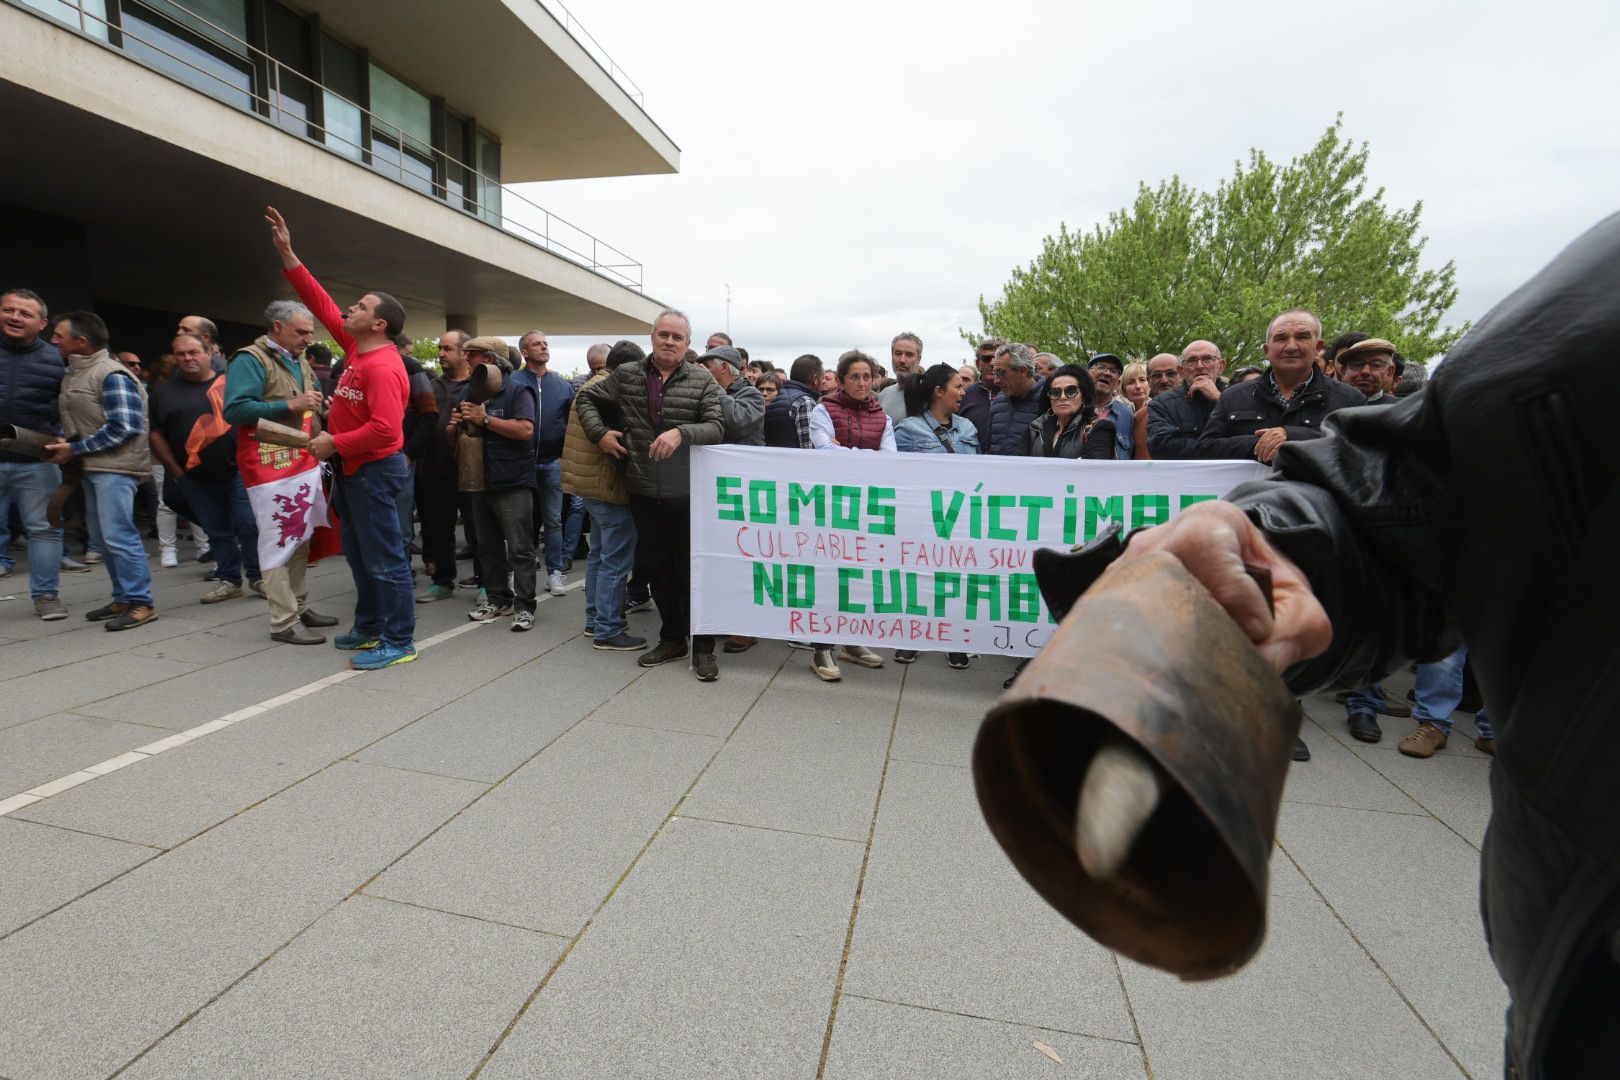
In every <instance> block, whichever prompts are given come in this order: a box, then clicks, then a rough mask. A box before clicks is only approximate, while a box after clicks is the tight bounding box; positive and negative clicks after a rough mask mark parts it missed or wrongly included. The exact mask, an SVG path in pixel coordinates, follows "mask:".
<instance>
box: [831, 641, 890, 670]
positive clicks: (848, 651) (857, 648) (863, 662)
mask: <svg viewBox="0 0 1620 1080" xmlns="http://www.w3.org/2000/svg"><path fill="white" fill-rule="evenodd" d="M838 657H839V659H841V660H848V661H849V662H850V663H852V664H858V665H859V666H861V667H864V668H880V667H882V666H883V657H881V656H879V655H878V654H877V653H875V652H873V651H872V650H871V649H868V648H867V647H866V646H865V645H845V646H843V647H842V648H840V649H839V650H838Z"/></svg>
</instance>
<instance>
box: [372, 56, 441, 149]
mask: <svg viewBox="0 0 1620 1080" xmlns="http://www.w3.org/2000/svg"><path fill="white" fill-rule="evenodd" d="M371 115H372V117H373V118H374V121H373V125H372V135H373V136H375V135H378V134H382V135H386V136H388V137H389V138H390V139H392V140H393V141H394V142H395V143H398V144H400V145H402V146H403V147H404V148H405V149H407V150H411V151H414V152H416V153H420V154H431V153H432V152H433V105H432V103H431V102H429V101H428V99H427V98H426V96H424V95H422V94H419V93H417V92H416V91H415V90H412V89H411V88H410V87H409V86H406V85H405V84H404V83H402V82H400V81H399V80H398V79H396V78H394V77H393V76H392V75H390V74H388V72H386V71H384V70H383V69H382V68H380V67H378V66H377V65H376V64H373V65H371Z"/></svg>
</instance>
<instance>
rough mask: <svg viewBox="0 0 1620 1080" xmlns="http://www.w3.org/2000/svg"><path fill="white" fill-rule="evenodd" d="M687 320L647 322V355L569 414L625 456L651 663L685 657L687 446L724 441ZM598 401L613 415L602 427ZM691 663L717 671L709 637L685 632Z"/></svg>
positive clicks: (718, 409)
mask: <svg viewBox="0 0 1620 1080" xmlns="http://www.w3.org/2000/svg"><path fill="white" fill-rule="evenodd" d="M691 338H692V321H691V320H690V319H688V318H687V317H686V316H685V315H684V314H683V313H681V312H679V311H665V312H663V313H662V314H660V315H659V316H658V318H657V319H655V320H654V321H653V332H652V355H650V356H648V357H647V359H646V360H645V361H643V362H642V363H639V364H634V363H632V364H623V365H621V366H619V367H618V368H615V369H614V370H613V372H612V373H611V374H610V375H608V377H607V378H605V379H603V380H601V381H600V382H594V383H591V384H590V385H589V386H587V387H585V389H583V390H581V391H580V393H579V400H578V404H577V405H576V406H575V411H576V412H577V413H578V414H579V423H580V426H581V427H582V428H583V429H584V432H585V437H586V438H588V439H590V440H591V441H592V442H594V443H596V444H597V445H598V446H600V447H601V448H602V452H603V453H604V454H607V455H608V456H609V457H614V458H625V459H627V460H628V462H629V469H628V471H627V473H626V477H627V479H628V480H629V484H630V513H631V515H632V517H634V518H635V522H636V538H637V547H638V548H639V550H640V554H641V555H642V556H644V557H645V559H646V561H647V567H648V571H649V572H650V573H651V574H652V578H653V601H654V602H655V603H656V604H657V605H658V614H659V616H660V618H661V619H662V620H663V625H662V626H661V627H660V628H659V631H658V645H657V646H656V647H655V648H652V649H649V650H648V651H647V652H645V653H643V654H642V655H641V657H640V658H639V659H638V660H637V661H636V662H637V663H638V664H640V665H641V666H642V667H655V666H656V665H658V664H667V663H669V662H670V661H672V660H680V659H683V658H684V657H685V656H686V650H687V636H688V635H689V634H690V633H691V628H692V613H691V606H690V600H691V591H692V538H691V518H692V507H691V489H690V481H689V464H690V460H691V453H690V450H689V448H690V447H692V446H701V445H705V444H711V443H718V442H723V441H724V440H725V435H726V430H725V410H724V408H723V407H722V405H721V404H720V397H721V390H720V385H719V384H718V383H716V382H715V381H714V378H713V377H712V376H711V375H710V374H709V373H708V372H707V371H705V370H703V369H702V368H701V367H698V366H697V365H695V364H688V363H686V362H685V358H686V350H687V344H688V342H690V341H691ZM607 406H612V407H614V408H615V409H616V410H617V415H618V416H619V417H620V418H622V424H623V428H622V430H615V429H612V428H609V427H608V425H607V424H606V423H605V422H604V420H603V417H602V413H603V409H604V408H605V407H607ZM691 647H692V670H693V672H694V673H695V674H696V675H697V677H698V681H700V682H713V681H714V680H716V679H718V678H719V677H720V667H719V665H718V664H716V663H715V659H714V638H712V637H710V636H708V635H702V634H700V635H696V636H693V637H692V646H691Z"/></svg>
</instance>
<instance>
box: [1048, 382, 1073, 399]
mask: <svg viewBox="0 0 1620 1080" xmlns="http://www.w3.org/2000/svg"><path fill="white" fill-rule="evenodd" d="M1046 396H1047V397H1049V398H1051V399H1052V400H1053V401H1057V400H1059V399H1060V398H1072V397H1079V396H1080V388H1079V387H1078V386H1054V387H1052V389H1050V390H1048V391H1047V392H1046Z"/></svg>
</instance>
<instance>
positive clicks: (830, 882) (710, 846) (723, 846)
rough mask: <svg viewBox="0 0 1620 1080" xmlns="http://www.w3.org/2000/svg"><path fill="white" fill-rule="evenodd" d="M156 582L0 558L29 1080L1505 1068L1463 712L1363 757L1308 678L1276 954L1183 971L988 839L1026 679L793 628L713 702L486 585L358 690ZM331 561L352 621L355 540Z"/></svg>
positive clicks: (16, 1035) (1105, 1075)
mask: <svg viewBox="0 0 1620 1080" xmlns="http://www.w3.org/2000/svg"><path fill="white" fill-rule="evenodd" d="M154 573H155V585H156V586H157V591H156V598H157V605H158V608H159V611H160V612H161V618H160V619H159V621H158V622H156V623H154V624H152V625H151V626H148V627H144V628H140V629H136V630H132V631H128V632H125V633H121V634H113V633H106V632H104V631H103V630H102V629H101V628H100V627H98V626H93V625H91V624H88V623H86V622H84V620H83V615H82V613H83V612H84V611H85V610H87V609H88V608H90V607H92V606H94V605H95V604H99V603H102V602H104V601H105V593H106V589H107V580H106V575H105V573H104V572H103V571H102V570H101V569H100V568H96V569H95V571H94V572H93V573H91V574H81V575H64V576H63V599H64V600H65V601H66V602H67V603H68V605H69V607H70V610H71V612H72V614H71V617H70V618H69V620H68V621H66V622H57V623H42V622H40V621H39V620H37V619H35V618H34V616H33V613H32V610H31V607H30V605H29V601H28V590H27V578H26V576H25V575H18V576H13V577H11V578H8V579H6V580H4V581H0V595H4V596H5V597H6V599H5V600H4V601H0V811H3V810H8V809H9V813H6V814H5V815H4V816H0V1077H4V1078H8V1080H45V1078H70V1077H72V1078H78V1077H86V1078H89V1077H108V1076H113V1075H117V1076H119V1077H121V1078H128V1080H154V1078H177V1077H198V1078H209V1080H230V1078H237V1077H244V1078H246V1077H255V1078H256V1077H265V1078H271V1077H274V1078H277V1080H288V1078H294V1077H322V1078H326V1077H332V1078H341V1080H346V1078H351V1077H389V1078H396V1077H397V1078H412V1080H415V1078H430V1077H433V1078H436V1077H451V1078H463V1077H471V1076H475V1075H476V1076H478V1077H482V1078H488V1080H511V1078H518V1077H553V1076H555V1077H576V1076H577V1077H694V1078H718V1077H766V1078H775V1077H814V1076H828V1077H922V1078H931V1080H932V1078H941V1077H975V1078H977V1077H1015V1078H1022V1077H1031V1078H1046V1077H1053V1078H1058V1077H1087V1078H1097V1080H1116V1078H1126V1077H1132V1078H1141V1077H1151V1078H1154V1080H1218V1078H1233V1080H1254V1078H1271V1077H1276V1078H1288V1080H1300V1078H1317V1077H1346V1078H1350V1077H1354V1078H1365V1077H1389V1078H1400V1080H1429V1078H1455V1077H1458V1076H1470V1077H1476V1078H1494V1077H1496V1076H1498V1075H1500V1072H1501V1046H1500V1038H1501V1028H1502V1024H1501V1017H1502V1010H1503V1008H1504V1007H1505V1004H1506V993H1505V991H1504V990H1503V988H1502V985H1501V982H1500V981H1499V980H1498V978H1497V976H1496V973H1495V970H1494V969H1493V968H1492V966H1491V964H1490V961H1489V959H1488V958H1487V956H1486V951H1485V944H1484V940H1483V936H1482V933H1481V928H1480V921H1479V916H1478V913H1477V904H1476V895H1477V886H1476V879H1477V873H1478V860H1479V847H1480V843H1481V839H1482V837H1483V834H1484V830H1485V821H1486V816H1487V810H1488V803H1487V792H1486V774H1487V772H1488V770H1489V767H1490V759H1489V758H1487V757H1486V756H1484V755H1482V754H1480V753H1478V752H1476V751H1475V750H1474V748H1473V746H1472V742H1471V736H1472V726H1471V724H1470V722H1469V719H1468V718H1467V717H1466V716H1464V717H1460V718H1459V720H1458V725H1457V736H1464V735H1466V736H1468V737H1453V739H1452V742H1451V746H1450V748H1449V749H1447V750H1445V751H1443V752H1441V753H1440V754H1438V755H1437V756H1436V757H1434V758H1433V759H1431V760H1429V761H1415V760H1412V759H1409V758H1405V757H1402V756H1401V755H1400V754H1398V753H1397V752H1396V750H1395V742H1396V741H1397V740H1398V739H1399V738H1400V737H1401V736H1403V735H1405V734H1406V733H1407V732H1408V731H1410V730H1411V721H1403V720H1387V719H1386V720H1385V721H1384V727H1385V731H1386V735H1385V739H1384V741H1383V742H1382V743H1380V744H1378V745H1376V746H1365V745H1362V744H1359V743H1355V742H1352V741H1350V740H1349V737H1348V735H1347V734H1346V732H1345V729H1344V722H1343V709H1342V707H1340V706H1337V705H1335V704H1334V703H1333V701H1332V699H1331V698H1330V697H1317V698H1312V699H1310V700H1308V701H1307V703H1306V704H1307V713H1308V715H1309V718H1310V719H1309V722H1308V723H1307V726H1306V730H1305V739H1306V741H1307V742H1308V743H1309V744H1310V746H1311V749H1312V751H1313V752H1314V754H1315V759H1314V760H1313V761H1311V762H1309V763H1307V764H1304V765H1298V766H1295V767H1294V771H1293V774H1292V776H1291V778H1290V781H1289V785H1288V788H1287V793H1286V801H1285V803H1284V807H1283V812H1282V818H1281V823H1280V827H1279V835H1278V846H1277V850H1276V852H1275V854H1274V856H1273V858H1272V863H1271V869H1272V884H1271V906H1270V919H1271V923H1270V931H1269V936H1268V940H1267V942H1266V945H1265V947H1264V949H1263V950H1262V952H1261V953H1260V955H1259V957H1258V958H1257V959H1256V960H1255V961H1254V962H1253V963H1252V964H1251V965H1250V966H1249V967H1248V968H1247V969H1246V970H1245V971H1243V972H1242V973H1240V974H1239V975H1237V976H1236V977H1234V978H1230V979H1226V980H1222V981H1219V982H1215V983H1204V984H1188V983H1181V982H1178V981H1177V980H1176V979H1174V978H1172V977H1169V976H1166V975H1163V974H1160V973H1158V972H1154V971H1151V970H1148V969H1146V968H1143V967H1140V966H1137V965H1135V964H1132V963H1130V962H1128V961H1122V960H1120V959H1118V958H1117V957H1116V956H1114V955H1113V954H1112V953H1110V952H1108V951H1106V950H1104V949H1102V948H1101V947H1099V946H1097V945H1096V944H1094V943H1093V942H1091V941H1090V940H1089V939H1088V938H1086V937H1084V936H1083V935H1082V934H1080V933H1079V932H1078V931H1077V930H1075V929H1074V928H1073V927H1072V926H1070V925H1069V924H1068V923H1067V922H1066V921H1065V920H1063V919H1062V918H1061V917H1060V916H1058V915H1057V914H1056V913H1054V912H1053V911H1052V910H1050V909H1049V908H1048V907H1047V906H1046V905H1045V904H1044V903H1043V902H1042V901H1041V900H1039V899H1038V898H1037V897H1036V895H1035V894H1034V892H1032V891H1031V890H1030V889H1029V888H1028V887H1027V886H1026V885H1025V884H1024V883H1023V881H1022V879H1021V878H1019V877H1018V876H1017V874H1016V873H1015V872H1014V871H1013V870H1012V868H1011V866H1010V865H1009V864H1008V862H1007V861H1006V859H1005V857H1004V856H1003V855H1002V853H1001V851H1000V849H999V848H998V847H996V845H995V843H994V842H993V841H992V840H991V838H990V835H989V833H988V831H987V829H986V827H985V825H984V823H983V820H982V819H981V817H980V815H979V811H978V807H977V804H976V802H975V800H974V797H973V790H972V782H971V774H970V771H969V769H968V764H969V751H970V748H971V745H972V740H973V736H974V733H975V731H976V729H977V726H978V722H979V718H980V717H981V715H982V714H983V711H984V709H985V707H986V706H987V705H988V704H989V702H990V701H991V700H992V699H993V698H994V696H995V695H996V694H997V693H998V692H999V690H1000V685H1001V682H1002V680H1003V679H1004V678H1006V676H1007V674H1008V673H1009V671H1010V670H1011V667H1012V664H1011V661H1007V660H1003V659H999V658H981V659H979V660H976V661H975V662H974V664H973V667H972V668H971V669H970V670H968V671H952V670H949V669H947V667H946V666H945V663H944V658H943V657H942V656H939V655H937V654H935V655H930V654H924V656H923V657H922V659H921V660H920V661H919V662H918V663H917V664H915V665H913V666H911V667H902V666H900V665H896V664H894V663H892V662H891V663H889V664H888V665H887V666H886V667H885V668H884V669H883V670H881V671H866V670H862V669H859V668H855V667H853V666H851V665H845V671H844V681H843V682H842V683H841V684H838V685H836V686H828V685H825V684H823V683H821V682H820V681H818V680H817V679H816V677H815V676H814V675H813V674H812V673H811V671H810V665H809V654H808V653H805V652H798V651H792V650H790V649H788V648H787V646H786V645H784V644H780V643H773V642H766V643H762V644H761V645H759V646H758V647H756V648H755V649H753V650H752V651H751V652H748V653H746V654H744V655H742V656H740V657H727V656H722V657H721V658H720V663H721V678H720V681H719V682H718V683H715V684H712V685H702V684H699V683H697V682H696V681H695V680H694V679H693V678H692V676H691V674H690V673H689V672H688V671H687V670H686V669H685V667H684V666H682V665H673V664H672V665H667V666H665V667H662V668H656V669H652V670H643V669H642V668H639V667H637V666H636V664H635V655H634V654H623V653H602V652H596V651H594V650H592V649H591V647H590V642H589V641H588V640H587V639H586V638H584V637H582V636H581V635H580V629H581V626H582V625H583V610H584V602H583V597H582V596H581V595H580V593H579V592H578V591H577V590H576V591H574V592H571V593H570V594H568V595H566V596H563V597H557V598H548V599H543V600H542V602H541V604H540V607H539V611H538V614H537V619H536V626H535V629H534V630H533V631H532V632H531V633H528V634H513V633H509V632H507V629H506V625H505V623H504V622H502V623H500V624H496V625H491V626H482V627H479V626H475V625H474V624H471V623H468V622H467V620H466V617H465V611H466V610H467V608H468V607H470V606H471V599H472V597H471V594H470V593H466V592H463V593H462V594H461V595H460V596H459V597H458V598H457V599H456V600H452V601H447V602H442V603H438V604H433V605H428V606H422V607H419V608H418V614H419V617H420V620H421V621H420V626H419V631H418V636H419V640H421V641H426V642H432V643H431V644H430V645H429V646H428V647H427V648H425V649H424V651H423V653H422V655H421V657H420V659H419V660H418V661H417V662H415V663H413V664H410V665H406V666H403V667H399V668H393V669H390V670H386V671H382V672H375V673H366V674H358V673H353V674H351V673H348V672H347V670H346V667H345V660H346V654H342V653H339V652H337V651H335V650H333V649H331V648H329V647H318V648H297V647H292V646H271V645H270V642H269V641H268V633H269V628H268V617H267V614H266V608H265V606H264V604H263V602H262V601H257V600H246V599H244V600H237V601H231V602H228V603H224V604H219V605H215V606H211V607H205V606H201V605H199V604H198V603H197V602H196V600H197V597H198V596H200V595H201V593H202V592H203V590H204V588H205V586H204V584H203V582H202V581H201V568H199V567H197V566H196V565H194V564H192V565H188V566H184V567H181V568H179V569H176V570H155V571H154ZM311 583H312V603H314V605H315V606H316V607H317V608H319V609H321V610H324V611H330V612H332V613H334V614H340V615H347V613H348V608H349V604H350V597H351V592H350V584H349V580H348V571H347V568H346V567H345V566H344V565H343V563H342V560H340V559H339V560H331V561H328V562H325V563H323V564H321V565H320V566H319V567H317V568H315V569H313V570H312V571H311ZM463 598H464V599H465V601H466V602H465V603H464V602H462V600H463ZM345 625H346V623H345ZM656 627H657V616H656V615H654V614H645V615H642V614H638V615H633V616H631V629H632V630H633V631H635V632H638V633H641V634H644V635H648V636H656ZM440 635H442V636H440ZM436 638H437V640H435V639H436ZM1387 685H1389V686H1390V687H1391V689H1392V690H1393V691H1395V693H1396V694H1397V695H1399V694H1402V693H1404V691H1405V690H1406V688H1407V687H1408V686H1410V676H1406V675H1402V676H1399V677H1397V678H1394V679H1391V680H1390V681H1389V683H1388V684H1387ZM30 791H32V792H33V793H34V796H40V797H37V798H36V797H34V796H30V795H26V794H24V793H27V792H30Z"/></svg>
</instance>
